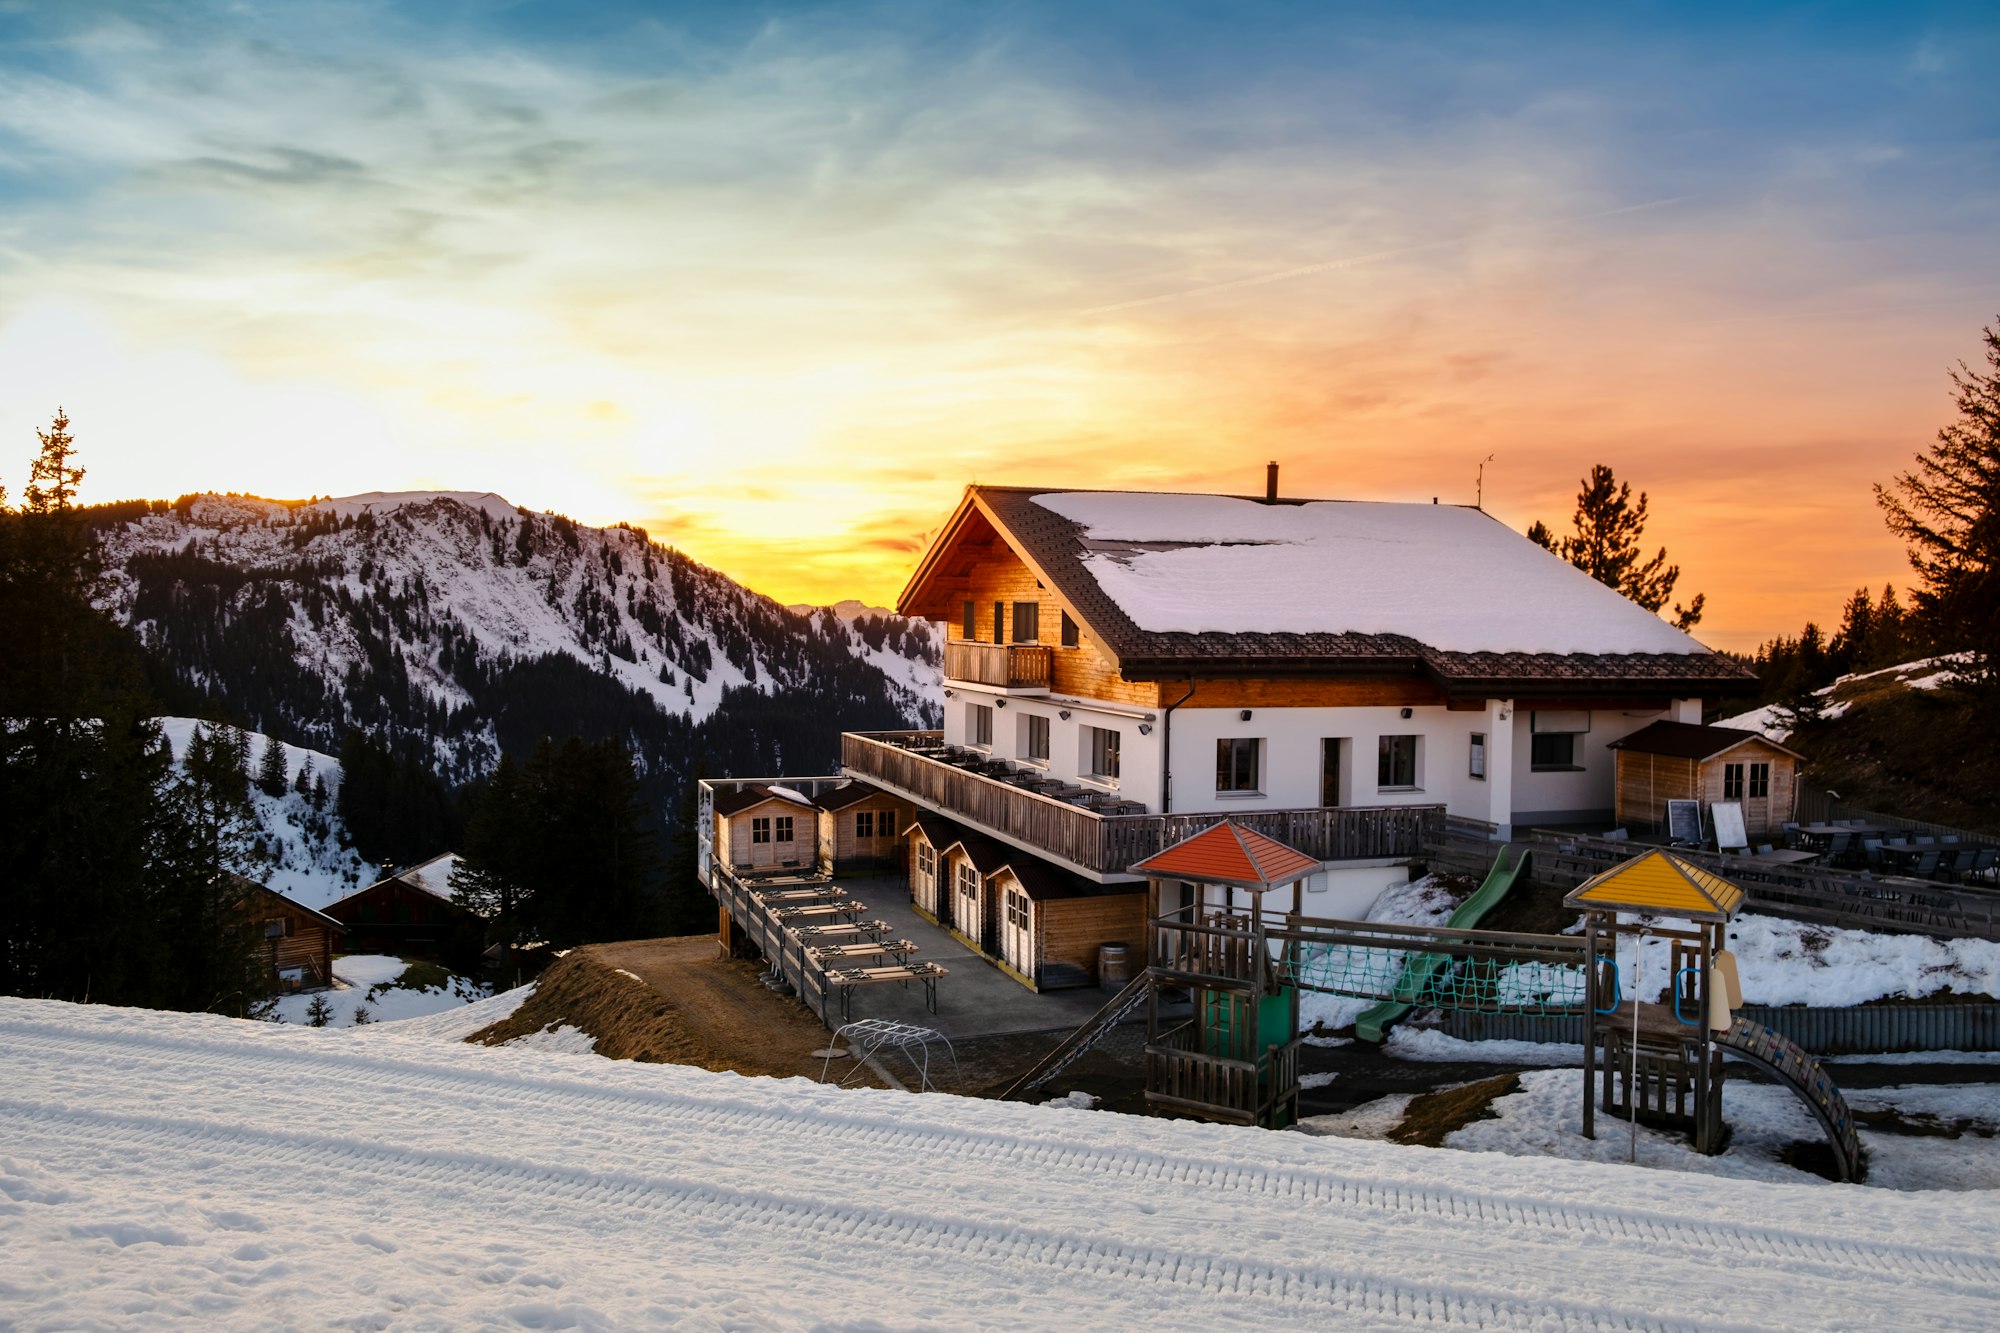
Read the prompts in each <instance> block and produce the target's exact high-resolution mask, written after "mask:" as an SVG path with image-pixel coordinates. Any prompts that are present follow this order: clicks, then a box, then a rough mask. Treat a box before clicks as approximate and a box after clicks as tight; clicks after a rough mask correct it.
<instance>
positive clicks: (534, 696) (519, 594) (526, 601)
mask: <svg viewBox="0 0 2000 1333" xmlns="http://www.w3.org/2000/svg"><path fill="white" fill-rule="evenodd" d="M101 543H102V549H103V552H104V555H105V558H106V565H107V568H108V572H109V574H110V577H111V585H110V587H111V591H110V593H109V595H108V598H107V602H108V606H109V609H110V610H111V611H112V612H113V613H114V614H115V615H116V616H117V617H118V618H119V619H120V620H122V621H123V622H124V623H126V624H127V625H129V626H130V627H131V628H132V629H133V630H134V632H135V633H136V634H137V636H138V638H139V640H140V642H141V644H142V645H143V646H144V647H145V648H146V650H147V651H148V653H149V654H151V655H153V656H154V657H155V658H156V659H158V660H159V661H160V662H161V663H162V665H163V666H164V667H165V669H166V672H167V674H168V675H170V676H171V677H172V678H173V679H174V680H175V681H177V682H178V683H179V684H181V685H182V686H184V687H185V688H186V689H187V690H188V691H189V692H190V693H191V694H193V695H195V696H196V697H197V698H201V699H203V700H204V701H219V702H221V703H223V704H224V705H226V707H227V711H229V712H230V713H232V714H234V715H236V716H239V717H244V718H246V719H248V720H250V721H251V722H252V723H253V724H254V725H255V726H256V727H257V728H258V729H259V730H262V731H264V732H267V733H270V734H274V735H280V736H283V737H284V738H286V739H287V740H288V741H293V742H299V743H303V744H306V745H310V746H312V747H314V748H317V749H321V750H324V751H328V752H332V751H336V750H337V749H338V748H339V738H340V736H341V734H342V733H343V731H344V729H345V728H346V727H347V726H348V725H356V726H360V727H362V728H363V729H364V730H368V731H370V732H371V734H375V735H377V736H378V737H380V738H382V739H384V740H385V742H388V743H392V744H401V745H402V746H403V747H404V748H406V749H407V748H409V747H410V745H412V744H414V745H415V746H416V747H417V748H419V749H421V750H424V751H427V752H428V753H430V754H432V755H434V756H435V762H436V764H437V766H438V769H439V771H440V773H441V774H442V775H443V776H445V777H446V778H448V779H449V780H454V781H462V780H465V779H467V778H470V777H474V776H477V775H478V774H479V773H482V772H484V771H485V770H486V769H487V768H489V767H490V766H491V764H492V763H493V762H494V760H495V759H496V758H497V756H498V753H499V751H500V750H501V749H503V748H506V749H518V748H520V745H519V740H520V738H521V737H522V736H531V735H540V734H551V735H555V736H557V737H560V736H561V735H563V734H566V733H571V732H574V733H578V734H601V735H604V734H608V735H620V734H629V733H633V732H634V731H635V730H636V731H637V732H639V733H646V732H648V731H649V730H650V731H651V732H653V733H655V734H657V735H659V736H660V737H661V739H662V740H665V739H668V738H670V737H672V736H685V735H690V734H691V733H692V731H693V730H694V729H696V728H699V727H701V726H702V724H704V723H707V722H709V721H711V720H712V719H715V718H716V717H717V715H718V713H719V712H721V711H723V710H724V709H725V705H726V704H728V703H729V702H730V701H731V700H732V699H734V706H735V709H736V711H738V712H747V713H749V714H752V715H758V714H763V713H769V712H771V711H772V710H773V709H776V710H777V711H778V712H780V713H799V712H801V711H816V712H818V713H821V714H824V713H825V712H826V706H827V705H832V706H833V708H834V709H835V710H837V711H840V712H847V711H848V710H850V709H851V710H852V715H853V719H854V720H853V724H854V725H862V726H868V725H898V724H901V725H908V724H913V723H922V722H925V721H926V720H928V715H929V713H930V712H932V711H934V710H935V705H934V704H932V703H930V699H931V698H933V697H934V687H935V684H936V682H937V680H938V676H939V666H940V661H941V654H942V649H941V644H940V641H939V638H938V636H937V635H936V633H935V632H934V631H933V629H932V627H931V626H929V625H927V624H925V623H923V622H921V621H909V620H902V619H899V618H893V617H891V618H883V617H880V616H873V615H871V616H855V615H844V614H843V613H842V611H840V610H836V609H833V608H822V609H818V610H815V611H813V612H812V613H809V614H805V613H800V612H797V611H793V610H790V609H787V608H785V607H783V606H780V605H778V604H777V603H776V602H774V601H772V600H771V599H770V598H768V597H764V596H762V595H760V594H757V593H754V592H751V591H750V590H749V589H746V588H744V587H742V586H741V585H739V584H737V583H735V582H733V581H732V580H730V579H728V578H727V577H726V576H724V575H722V574H720V573H718V572H717V571H715V570H711V569H708V568H706V567H705V566H702V565H700V564H697V563H696V562H695V561H693V560H691V559H689V558H688V557H686V556H685V555H683V554H681V553H680V552H678V551H675V550H673V549H671V548H668V547H663V546H661V545H659V544H658V543H655V542H653V541H651V540H650V539H649V538H648V537H647V535H646V533H645V532H644V531H643V530H641V529H637V528H633V527H630V526H628V525H623V524H620V525H614V526H612V527H607V528H593V527H589V526H586V525H584V524H580V523H576V522H574V521H572V520H570V519H568V518H565V517H562V516H560V515H556V514H536V513H531V512H529V511H527V510H525V509H522V508H519V507H517V506H515V505H512V504H510V503H509V502H508V501H507V500H506V499H504V498H503V497H501V496H498V495H495V494H492V493H490V492H470V491H413V492H370V493H366V494H361V495H352V496H344V497H337V498H328V499H314V500H310V501H298V502H284V501H273V500H265V499H259V498H256V497H251V496H240V495H215V494H204V495H194V496H186V497H183V498H182V499H181V500H180V501H177V502H176V503H175V504H174V505H173V506H172V507H171V508H168V509H166V510H164V511H163V512H153V513H149V514H145V515H143V516H140V517H137V518H134V519H132V520H130V521H127V522H124V523H121V524H118V525H116V526H113V527H111V528H109V529H108V530H107V531H105V532H104V533H103V534H102V536H101ZM564 663H567V664H568V665H567V666H565V665H563V664H564ZM592 678H595V679H592ZM753 694H754V695H761V696H764V702H762V703H758V702H756V701H755V700H752V699H750V698H747V697H745V696H748V695H753ZM793 695H809V696H812V697H813V698H814V699H815V701H816V703H815V708H814V709H812V710H804V709H803V708H802V706H794V705H792V704H789V703H787V700H788V699H789V697H790V696H793ZM634 718H636V719H638V720H637V721H636V722H635V721H633V719H634ZM661 719H675V720H677V724H678V725H677V726H669V727H667V728H665V730H664V731H663V730H662V728H661V726H660V721H661ZM836 720H841V719H836ZM779 729H782V727H781V728H779ZM759 743H760V744H765V745H767V746H775V745H777V744H778V743H779V742H778V741H777V740H776V738H775V736H771V737H766V738H764V739H763V740H762V741H760V742H759ZM637 748H641V749H643V748H644V746H643V745H642V746H639V747H637ZM698 748H705V749H713V748H714V747H712V746H705V747H698ZM795 748H796V743H795Z"/></svg>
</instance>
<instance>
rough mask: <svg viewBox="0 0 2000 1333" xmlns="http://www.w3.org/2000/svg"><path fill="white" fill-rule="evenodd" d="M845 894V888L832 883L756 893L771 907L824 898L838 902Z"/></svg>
mask: <svg viewBox="0 0 2000 1333" xmlns="http://www.w3.org/2000/svg"><path fill="white" fill-rule="evenodd" d="M846 896H847V890H846V889H843V888H840V887H838V886H836V885H832V884H829V885H827V886H826V887H825V888H818V889H772V890H768V891H758V893H757V897H758V898H759V899H761V900H762V901H764V902H767V903H770V904H771V905H772V906H773V907H777V906H782V905H783V904H785V903H803V902H816V901H821V900H825V899H832V900H834V901H836V902H838V901H839V900H840V899H842V898H845V897H846Z"/></svg>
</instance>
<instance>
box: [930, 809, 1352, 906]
mask: <svg viewBox="0 0 2000 1333" xmlns="http://www.w3.org/2000/svg"><path fill="white" fill-rule="evenodd" d="M912 829H915V830H918V831H920V832H921V833H922V834H923V835H924V839H925V841H927V842H929V843H930V845H931V846H933V847H935V848H936V849H937V850H938V854H939V855H943V854H944V853H946V852H948V851H950V850H951V849H952V848H954V847H956V848H958V849H959V850H960V851H962V852H964V853H965V858H966V859H967V860H968V861H970V862H972V867H973V869H975V870H977V871H978V872H979V873H980V875H981V876H982V877H987V876H992V875H998V874H1000V873H1001V872H1003V871H1005V872H1007V873H1010V874H1012V875H1013V876H1014V879H1015V881H1016V882H1017V883H1018V884H1020V886H1021V892H1023V893H1025V894H1027V895H1028V897H1029V898H1030V899H1032V900H1033V901H1035V902H1038V903H1039V902H1048V901H1050V900H1052V899H1061V898H1101V897H1106V896H1110V895H1114V894H1120V893H1137V892H1139V886H1138V885H1136V884H1099V883H1098V882H1096V881H1095V880H1089V879H1085V878H1084V877H1083V876H1081V875H1077V874H1072V873H1071V872H1070V871H1067V870H1064V869H1063V868H1062V867H1060V866H1053V865H1050V864H1049V863H1048V862H1047V861H1044V860H1043V859H1042V858H1040V857H1039V856H1035V855H1033V854H1031V853H1029V852H1024V851H1021V850H1019V849H1018V848H1014V847H1009V846H1008V845H1007V844H1006V843H1003V842H1000V841H999V840H998V839H995V838H989V837H987V836H986V835H985V834H983V833H976V832H974V831H973V830H971V829H968V828H966V827H965V826H964V825H962V824H959V823H957V822H956V821H954V820H950V819H946V818H945V817H944V816H943V815H937V814H932V813H931V812H930V811H928V810H920V811H918V812H917V816H916V818H915V819H913V820H911V821H910V823H909V824H908V825H906V826H905V827H904V828H903V830H902V831H903V832H904V833H908V832H910V831H911V830H912ZM1314 865H1315V866H1317V865H1318V862H1314ZM943 891H946V892H949V891H950V886H949V885H945V886H943Z"/></svg>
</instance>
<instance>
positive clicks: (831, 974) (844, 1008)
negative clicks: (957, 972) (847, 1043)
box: [821, 963, 950, 1023]
mask: <svg viewBox="0 0 2000 1333" xmlns="http://www.w3.org/2000/svg"><path fill="white" fill-rule="evenodd" d="M948 975H950V974H949V973H947V972H946V971H945V970H944V969H943V968H942V967H940V966H938V965H937V964H936V963H895V964H892V965H890V966H887V967H841V968H828V969H827V972H826V984H827V985H828V986H830V987H833V988H835V989H838V990H839V991H840V1020H841V1022H843V1023H845V1022H846V1021H847V1019H848V1015H849V1014H850V1013H851V1012H852V1008H853V997H854V988H855V987H856V986H879V985H882V984H883V983H885V982H891V981H894V982H898V983H900V984H902V985H904V986H908V985H909V984H910V983H911V982H912V981H921V982H923V983H924V1008H926V1009H928V1010H930V1012H932V1013H936V1012H937V983H938V978H939V977H942V976H948ZM821 1016H822V1017H824V1015H821Z"/></svg>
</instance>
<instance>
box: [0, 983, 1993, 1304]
mask: <svg viewBox="0 0 2000 1333" xmlns="http://www.w3.org/2000/svg"><path fill="white" fill-rule="evenodd" d="M0 1068H4V1069H5V1070H6V1071H7V1075H8V1077H7V1078H6V1080H5V1082H4V1086H0V1248H4V1249H5V1251H6V1252H7V1253H8V1255H9V1268H10V1272H9V1274H8V1277H7V1280H6V1281H5V1282H0V1325H8V1324H13V1323H16V1322H18V1323H19V1324H21V1325H22V1326H24V1327H34V1326H40V1325H55V1324H65V1325H66V1324H74V1323H89V1322H93V1321H100V1322H108V1323H120V1322H130V1321H133V1320H141V1321H146V1322H152V1323H158V1322H162V1321H172V1320H175V1319H182V1320H185V1321H187V1322H189V1323H201V1324H204V1325H210V1326H216V1325H220V1326H231V1325H236V1326H247V1325H257V1326H265V1325H269V1324H278V1323H289V1324H326V1323H330V1322H337V1323H338V1324H340V1325H341V1326H343V1327H349V1326H351V1327H367V1328H390V1327H397V1326H400V1325H410V1326H419V1325H434V1324H438V1323H445V1324H499V1325H503V1326H506V1325H510V1324H511V1325H516V1326H535V1327H622V1326H630V1325H632V1324H636V1323H657V1322H663V1321H666V1320H668V1319H683V1320H691V1321H692V1322H693V1323H694V1324H695V1325H696V1326H710V1325H714V1324H718V1323H738V1324H741V1323H748V1324H749V1325H751V1326H779V1327H792V1326H799V1325H804V1324H811V1323H817V1322H822V1321H824V1322H830V1323H844V1322H857V1321H866V1320H880V1321H882V1322H883V1323H884V1324H886V1325H889V1326H899V1325H909V1324H919V1325H922V1324H933V1325H936V1324H944V1325H951V1326H955V1327H964V1326H998V1325H1003V1324H1004V1325H1007V1326H1009V1327H1010V1328H1015V1329H1019V1328H1023V1327H1042V1326H1048V1325H1053V1324H1057V1323H1063V1324H1075V1323H1077V1322H1086V1323H1093V1324H1097V1323H1114V1322H1126V1321H1131V1320H1134V1319H1141V1318H1143V1319H1147V1320H1150V1321H1152V1322H1154V1323H1157V1324H1161V1325H1162V1326H1166V1327H1202V1328H1215V1327H1224V1326H1236V1325H1246V1326H1262V1325H1280V1324H1282V1325H1286V1326H1301V1325H1304V1326H1329V1325H1333V1324H1338V1325H1340V1326H1342V1327H1353V1326H1361V1327H1408V1326H1410V1325H1418V1326H1440V1327H1471V1328H1533V1329H1553V1328H1626V1329H1672V1328H1692V1327H1696V1326H1700V1327H1704V1328H1716V1327H1746V1328H1755V1327H1764V1328H1779V1327H1784V1328H1797V1327H1801V1326H1826V1327H1842V1326H1845V1327H1856V1328H1860V1327H1880V1326H1884V1325H1886V1324H1892V1323H1893V1324H1898V1325H1904V1326H1914V1325H1926V1326H1932V1327H1952V1326H1957V1327H1972V1326H1988V1327H1991V1326H1995V1325H2000V1259H1995V1258H1994V1257H1993V1254H1994V1251H1995V1244H1994V1242H1995V1240H1996V1239H2000V1222H1996V1220H1995V1219H1994V1218H1993V1216H1992V1213H1993V1210H1992V1209H1991V1208H1990V1207H1988V1206H1987V1204H1986V1201H1985V1200H1983V1199H1982V1198H1980V1197H1978V1196H1964V1197H1961V1196H1896V1195H1891V1194H1886V1193H1883V1192H1880V1191H1862V1190H1858V1189H1852V1188H1844V1187H1835V1186H1798V1187H1774V1186H1763V1185H1752V1184H1747V1183H1744V1182H1736V1181H1722V1180H1715V1179H1711V1178H1695V1177H1684V1176H1669V1175H1664V1174H1660V1173H1648V1172H1643V1171H1636V1170H1628V1169H1624V1168H1615V1167H1599V1166H1592V1165H1586V1164H1572V1163H1549V1162H1545V1161H1529V1160H1517V1159H1510V1158H1501V1157H1493V1156H1485V1155H1476V1154H1462V1153H1451V1152H1434V1151H1427V1150H1421V1149H1406V1148H1398V1147H1393V1146H1390V1145H1384V1144H1368V1143H1351V1142H1346V1141H1338V1140H1328V1139H1308V1138H1305V1137H1303V1136H1298V1135H1288V1134H1267V1133H1264V1132H1261V1131H1254V1130H1235V1129H1225V1128H1220V1127H1215V1126H1205V1125H1193V1124H1179V1123H1165V1122H1156V1121H1149V1120H1135V1119H1130V1118H1126V1117H1119V1116H1108V1115H1099V1114H1094V1113H1090V1112H1080V1111H1067V1110H1062V1111H1059V1110H1050V1109H1044V1108H1032V1107H1021V1106H1008V1105H1001V1104H996V1103H982V1102H971V1101H966V1100H962V1099H957V1098H947V1097H937V1096H930V1097H921V1098H919V1097H911V1096H907V1095H904V1094H898V1093H880V1092H848V1093H837V1092H833V1091H830V1090H827V1089H822V1088H818V1087H815V1086H813V1085H810V1084H806V1083H804V1082H802V1081H796V1080H794V1081H785V1082H779V1081H772V1080H753V1079H741V1078H737V1077H735V1076H732V1075H714V1074H707V1073H704V1072H702V1071H698V1070H690V1069H682V1068H678V1067H664V1066H638V1065H628V1064H615V1063H612V1062H609V1061H603V1060H600V1059H597V1058H596V1057H563V1056H552V1055H537V1054H534V1053H531V1052H521V1051H507V1050H498V1051H490V1050H485V1049H475V1048H466V1047H458V1046H450V1045H432V1044H428V1043H425V1042H423V1041H422V1040H420V1039H418V1038H413V1037H398V1036H396V1035H395V1034H394V1033H393V1031H391V1030H390V1029H389V1027H388V1026H386V1025H385V1026H384V1027H379V1028H376V1029H362V1030H359V1031H356V1032H342V1031H335V1032H311V1031H297V1030H284V1029H272V1028H268V1027H259V1026H254V1025H246V1024H234V1023H230V1022H228V1021H227V1020H218V1019H209V1018H184V1017H177V1016H167V1015H153V1014H138V1013H133V1012H131V1011H120V1010H105V1009H84V1008H78V1007H72V1006H65V1005H58V1004H52V1003H46V1002H35V1001H20V1000H0Z"/></svg>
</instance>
